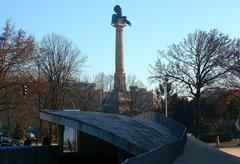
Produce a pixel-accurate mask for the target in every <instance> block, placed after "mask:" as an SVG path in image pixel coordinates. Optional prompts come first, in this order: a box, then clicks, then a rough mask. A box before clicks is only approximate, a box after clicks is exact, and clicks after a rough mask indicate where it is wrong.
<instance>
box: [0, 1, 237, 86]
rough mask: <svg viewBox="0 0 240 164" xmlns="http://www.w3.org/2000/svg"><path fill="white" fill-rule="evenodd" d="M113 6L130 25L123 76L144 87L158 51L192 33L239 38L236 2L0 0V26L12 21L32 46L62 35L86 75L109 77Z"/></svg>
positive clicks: (127, 33)
mask: <svg viewBox="0 0 240 164" xmlns="http://www.w3.org/2000/svg"><path fill="white" fill-rule="evenodd" d="M116 4H119V5H120V6H121V7H122V11H123V15H126V16H127V17H128V19H129V20H130V21H131V22H132V27H125V28H124V43H125V45H124V52H125V71H126V74H132V75H136V76H137V77H138V78H140V79H141V80H142V81H143V82H144V83H145V84H148V83H147V77H148V76H149V64H154V61H155V60H156V58H157V56H158V53H157V50H167V46H168V45H170V44H172V43H178V42H179V41H181V40H182V39H183V38H184V37H186V35H187V34H188V33H191V32H194V31H195V30H196V29H201V30H207V31H208V30H210V29H212V28H217V29H219V30H220V31H221V32H223V33H225V34H229V36H230V37H232V38H234V37H240V21H239V19H240V11H239V6H240V1H239V0H195V1H193V0H148V1H140V0H101V1H100V0H38V1H37V0H21V1H20V0H1V1H0V25H1V27H3V25H4V23H5V21H6V20H7V19H11V21H12V22H14V24H15V26H16V27H17V28H22V29H23V30H25V31H26V32H27V33H28V34H33V35H34V36H35V38H36V41H40V40H41V39H42V37H43V36H44V35H45V34H47V33H52V32H54V33H57V34H61V35H64V36H66V37H68V38H69V39H71V40H72V41H73V42H74V43H76V44H77V45H78V47H79V48H80V50H81V52H82V55H86V56H88V61H87V66H86V67H85V71H84V73H85V74H88V75H89V76H94V75H96V74H97V73H98V72H104V73H106V74H113V73H114V66H115V65H114V61H115V59H114V57H115V29H114V28H113V27H112V26H111V25H110V23H111V16H112V14H113V13H114V12H113V7H114V6H115V5H116Z"/></svg>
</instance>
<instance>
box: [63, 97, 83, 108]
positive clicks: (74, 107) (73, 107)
mask: <svg viewBox="0 0 240 164" xmlns="http://www.w3.org/2000/svg"><path fill="white" fill-rule="evenodd" d="M64 96H65V97H67V98H68V99H69V100H70V102H71V103H72V106H73V108H74V110H77V109H76V106H75V104H74V103H73V101H72V99H71V98H70V97H69V96H67V95H64ZM79 110H80V109H79ZM80 111H81V110H80Z"/></svg>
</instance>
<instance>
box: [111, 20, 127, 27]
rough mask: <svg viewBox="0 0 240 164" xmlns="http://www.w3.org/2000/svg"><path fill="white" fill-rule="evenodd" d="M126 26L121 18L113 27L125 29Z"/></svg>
mask: <svg viewBox="0 0 240 164" xmlns="http://www.w3.org/2000/svg"><path fill="white" fill-rule="evenodd" d="M125 26H126V24H125V23H124V21H123V19H122V18H118V20H117V22H116V23H115V24H114V27H116V28H117V29H119V28H123V27H125Z"/></svg>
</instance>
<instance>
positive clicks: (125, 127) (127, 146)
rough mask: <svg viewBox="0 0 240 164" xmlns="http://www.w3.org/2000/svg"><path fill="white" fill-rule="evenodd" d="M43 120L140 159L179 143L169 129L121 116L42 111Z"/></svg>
mask: <svg viewBox="0 0 240 164" xmlns="http://www.w3.org/2000/svg"><path fill="white" fill-rule="evenodd" d="M40 115H41V119H44V120H47V121H49V122H53V123H57V124H60V125H64V126H68V127H71V128H74V129H77V130H79V131H82V132H84V133H87V134H89V135H92V136H95V137H97V138H99V139H102V140H104V141H106V142H108V143H110V144H113V145H115V146H117V147H119V148H120V149H122V150H125V151H127V152H129V153H130V154H132V155H139V154H142V153H145V152H147V151H150V150H153V149H154V148H156V147H158V146H160V145H164V144H168V143H171V142H173V141H176V140H177V139H178V137H177V136H176V135H175V134H174V133H172V132H171V131H170V130H169V129H167V128H166V127H164V126H162V125H159V124H157V123H154V122H152V121H144V120H139V119H137V118H133V117H128V116H124V115H118V114H109V113H99V112H80V111H41V113H40Z"/></svg>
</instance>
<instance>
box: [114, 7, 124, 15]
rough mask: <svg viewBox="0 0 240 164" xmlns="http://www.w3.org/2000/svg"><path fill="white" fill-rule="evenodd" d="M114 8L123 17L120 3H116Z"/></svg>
mask: <svg viewBox="0 0 240 164" xmlns="http://www.w3.org/2000/svg"><path fill="white" fill-rule="evenodd" d="M113 10H114V11H115V12H116V13H117V16H119V17H121V16H122V9H121V7H120V6H119V5H116V6H115V7H114V8H113Z"/></svg>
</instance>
